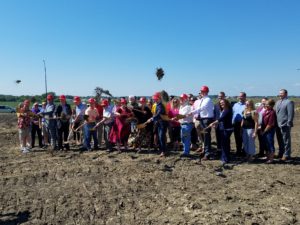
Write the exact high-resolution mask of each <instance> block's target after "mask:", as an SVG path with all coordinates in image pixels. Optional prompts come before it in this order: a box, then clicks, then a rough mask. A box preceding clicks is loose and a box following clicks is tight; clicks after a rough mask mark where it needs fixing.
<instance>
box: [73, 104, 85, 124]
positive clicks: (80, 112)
mask: <svg viewBox="0 0 300 225" xmlns="http://www.w3.org/2000/svg"><path fill="white" fill-rule="evenodd" d="M75 110H76V116H78V120H79V121H80V120H83V115H84V112H85V110H86V105H85V104H83V103H82V102H81V103H80V104H79V105H77V106H76V109H75Z"/></svg>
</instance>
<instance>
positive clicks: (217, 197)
mask: <svg viewBox="0 0 300 225" xmlns="http://www.w3.org/2000/svg"><path fill="white" fill-rule="evenodd" d="M15 120H16V117H13V116H11V118H10V116H7V117H6V119H3V118H2V117H1V120H0V121H1V125H2V127H6V128H7V132H8V134H9V133H10V132H14V133H16V132H17V130H16V126H15V125H16V121H15ZM299 124H300V123H299V116H298V115H297V119H296V120H295V128H293V131H297V130H299ZM4 134H5V129H4V131H3V133H1V136H0V143H2V142H3V143H5V144H2V145H1V147H0V162H1V164H0V174H1V177H0V187H1V188H0V224H1V225H2V224H20V223H22V224H105V225H109V224H112V225H116V224H126V225H128V224H159V225H161V224H299V221H300V208H299V205H300V189H299V186H300V167H299V164H300V159H299V158H297V157H295V158H294V159H293V160H291V161H289V162H287V163H279V162H278V163H275V164H272V165H267V164H264V163H263V162H262V161H259V160H257V161H255V162H254V163H252V164H248V163H245V162H243V161H242V160H240V159H239V158H236V159H235V160H234V162H233V163H232V164H230V165H229V166H228V167H226V168H222V167H220V162H219V160H212V161H206V162H200V161H199V159H198V157H197V155H196V154H195V153H193V156H194V157H192V158H186V159H180V158H179V153H180V152H171V155H170V156H169V157H167V158H165V159H161V158H160V157H159V156H158V155H157V153H156V152H155V151H150V152H148V151H146V150H145V151H143V152H142V153H140V154H137V153H135V152H126V153H122V154H118V153H116V152H113V153H107V152H106V151H93V152H87V153H83V154H80V153H79V152H78V151H77V150H76V149H75V148H74V146H73V150H72V151H69V152H59V153H56V154H55V155H54V157H50V155H49V154H47V153H46V152H45V151H43V150H41V149H36V150H34V151H33V152H32V153H30V154H27V155H23V154H21V153H20V152H19V150H18V148H17V147H16V143H14V142H10V141H8V138H7V137H6V136H5V135H4ZM3 135H4V136H3ZM14 135H15V136H14V137H16V134H14ZM297 135H298V136H297ZM232 146H234V145H232ZM299 153H300V151H299V134H298V133H296V132H293V156H299Z"/></svg>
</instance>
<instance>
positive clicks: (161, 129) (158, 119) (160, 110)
mask: <svg viewBox="0 0 300 225" xmlns="http://www.w3.org/2000/svg"><path fill="white" fill-rule="evenodd" d="M152 99H153V101H154V102H155V104H156V107H155V112H154V115H153V117H151V118H150V119H148V120H147V123H151V122H154V126H156V127H157V131H158V145H159V150H160V152H161V154H160V156H161V157H164V156H165V155H166V150H167V149H166V131H167V126H168V123H167V121H165V120H163V119H162V117H165V116H166V109H165V106H164V105H163V103H162V100H161V95H160V93H159V92H156V93H155V94H154V95H153V96H152Z"/></svg>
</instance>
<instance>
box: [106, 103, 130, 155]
mask: <svg viewBox="0 0 300 225" xmlns="http://www.w3.org/2000/svg"><path fill="white" fill-rule="evenodd" d="M120 103H121V106H120V107H118V108H117V109H116V112H115V113H114V114H115V122H114V124H113V126H112V129H111V132H110V138H109V139H110V141H111V142H112V143H115V144H117V148H118V150H119V151H121V145H123V146H124V148H125V150H127V145H128V138H129V135H130V123H129V122H128V119H129V118H130V117H132V116H133V114H132V112H131V110H130V109H129V108H128V107H127V101H126V99H125V98H121V100H120Z"/></svg>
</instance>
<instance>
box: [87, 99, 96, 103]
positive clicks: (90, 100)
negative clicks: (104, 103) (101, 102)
mask: <svg viewBox="0 0 300 225" xmlns="http://www.w3.org/2000/svg"><path fill="white" fill-rule="evenodd" d="M88 102H89V103H91V104H95V103H96V100H95V99H94V98H90V99H89V100H88Z"/></svg>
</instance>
